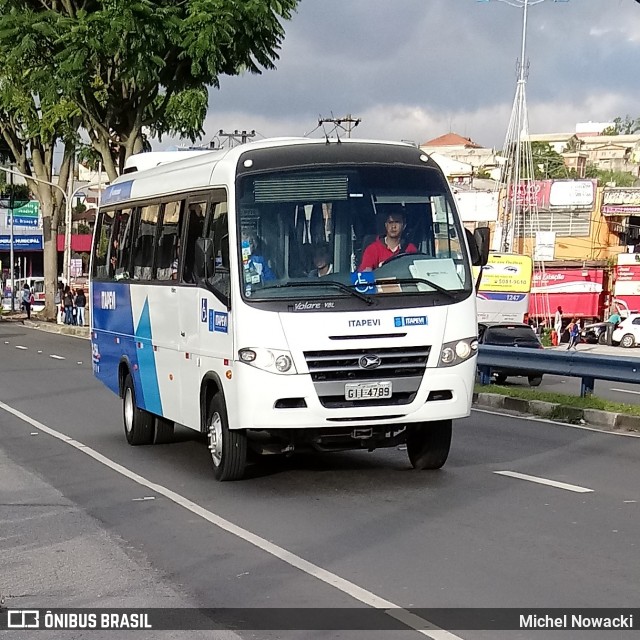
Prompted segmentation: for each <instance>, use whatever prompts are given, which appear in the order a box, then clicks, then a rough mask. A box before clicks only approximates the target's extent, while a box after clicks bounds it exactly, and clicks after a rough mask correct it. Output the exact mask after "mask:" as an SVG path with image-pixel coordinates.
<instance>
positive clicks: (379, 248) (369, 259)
mask: <svg viewBox="0 0 640 640" xmlns="http://www.w3.org/2000/svg"><path fill="white" fill-rule="evenodd" d="M400 246H401V245H398V246H397V247H396V250H395V251H391V249H389V247H387V245H386V244H385V241H384V238H377V239H376V240H374V241H373V242H372V243H371V244H370V245H369V246H368V247H367V248H366V249H365V250H364V253H363V254H362V260H361V261H360V267H359V268H358V271H366V270H367V269H370V270H373V269H377V268H378V267H379V266H380V265H381V264H382V263H383V262H384V261H385V260H388V259H389V258H392V257H393V256H397V255H400V253H416V252H417V251H418V250H417V249H416V247H415V245H414V244H411V243H409V244H408V245H406V246H405V247H403V249H404V250H403V251H400Z"/></svg>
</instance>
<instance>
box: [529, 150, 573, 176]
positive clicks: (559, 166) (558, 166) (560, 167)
mask: <svg viewBox="0 0 640 640" xmlns="http://www.w3.org/2000/svg"><path fill="white" fill-rule="evenodd" d="M531 155H532V157H533V169H534V173H535V176H534V177H535V179H536V180H542V179H546V178H567V177H568V170H567V167H566V165H565V164H564V158H563V157H562V156H561V155H560V154H559V153H558V152H557V151H556V150H555V149H554V148H553V147H552V146H551V145H550V144H547V143H545V142H532V143H531Z"/></svg>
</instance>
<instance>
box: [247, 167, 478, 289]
mask: <svg viewBox="0 0 640 640" xmlns="http://www.w3.org/2000/svg"><path fill="white" fill-rule="evenodd" d="M237 198H238V199H237V210H238V218H237V219H238V229H237V237H238V245H239V246H238V247H237V250H238V254H239V256H240V261H239V267H240V270H241V273H240V283H241V286H242V293H243V295H244V296H245V297H250V298H251V299H252V300H255V299H273V298H292V297H296V298H297V297H300V295H304V296H305V297H320V298H322V297H336V296H348V295H350V294H351V293H352V292H353V291H356V292H359V293H361V294H362V293H366V294H367V295H378V294H385V295H394V294H396V295H398V294H400V295H403V296H405V295H421V296H424V295H425V294H434V293H439V294H446V295H447V297H451V296H452V295H453V294H454V293H466V294H468V293H469V292H470V291H471V288H472V277H471V271H470V267H469V262H468V257H467V251H466V245H465V240H464V236H463V234H464V230H463V228H462V225H461V224H460V221H459V218H458V215H457V213H456V212H455V207H454V205H453V203H452V200H451V196H450V193H449V190H448V187H447V185H446V183H445V182H444V179H443V178H442V176H441V175H440V174H439V173H438V172H437V171H434V170H433V169H430V168H428V167H424V168H416V167H399V166H379V165H376V166H368V165H365V166H360V167H354V166H353V165H350V166H348V167H331V168H327V169H324V168H323V169H321V170H318V169H316V168H313V169H305V170H296V171H271V172H265V173H254V174H249V175H245V176H242V177H240V178H239V180H238V185H237ZM321 284H322V285H325V286H320V285H321Z"/></svg>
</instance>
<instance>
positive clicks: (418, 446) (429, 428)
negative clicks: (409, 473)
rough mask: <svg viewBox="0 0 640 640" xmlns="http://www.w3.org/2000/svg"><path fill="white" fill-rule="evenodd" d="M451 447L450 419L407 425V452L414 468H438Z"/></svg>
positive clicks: (445, 459)
mask: <svg viewBox="0 0 640 640" xmlns="http://www.w3.org/2000/svg"><path fill="white" fill-rule="evenodd" d="M450 447H451V420H438V421H437V422H422V423H419V424H413V425H409V426H408V427H407V453H408V454H409V461H410V462H411V464H412V466H413V468H414V469H421V470H422V469H440V467H441V466H442V465H443V464H444V463H445V462H446V461H447V457H448V456H449V449H450Z"/></svg>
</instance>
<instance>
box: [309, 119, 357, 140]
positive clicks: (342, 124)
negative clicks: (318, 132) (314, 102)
mask: <svg viewBox="0 0 640 640" xmlns="http://www.w3.org/2000/svg"><path fill="white" fill-rule="evenodd" d="M361 122H362V119H361V118H354V117H353V116H352V115H351V114H350V113H349V114H347V115H346V116H345V117H344V118H334V117H331V118H318V127H322V125H324V124H333V125H334V126H333V129H332V130H331V131H330V132H329V134H328V135H331V134H332V133H333V132H334V131H337V130H338V129H341V130H342V131H344V132H345V133H346V134H347V138H350V137H351V131H352V130H353V129H355V128H356V127H357V126H358V125H359V124H360V123H361ZM318 127H316V128H318ZM314 131H315V129H314Z"/></svg>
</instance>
